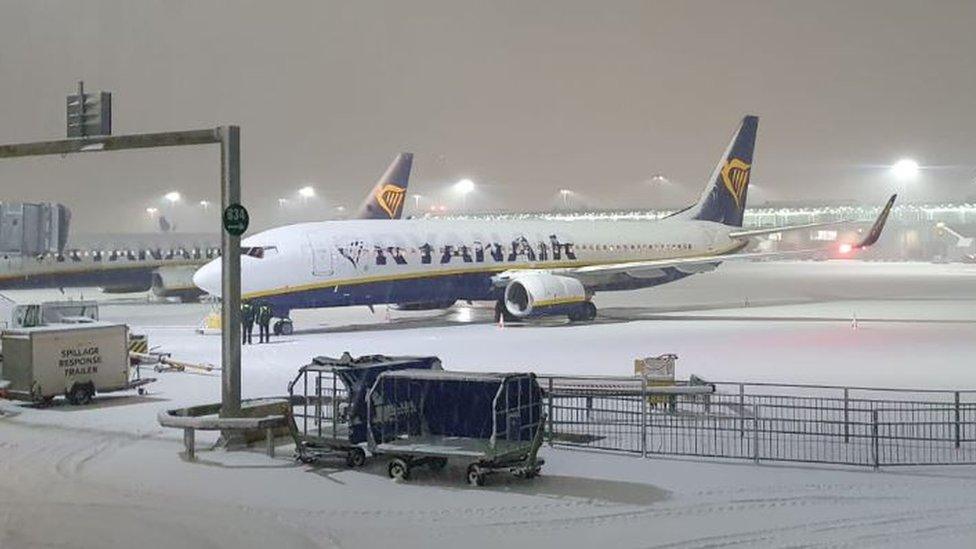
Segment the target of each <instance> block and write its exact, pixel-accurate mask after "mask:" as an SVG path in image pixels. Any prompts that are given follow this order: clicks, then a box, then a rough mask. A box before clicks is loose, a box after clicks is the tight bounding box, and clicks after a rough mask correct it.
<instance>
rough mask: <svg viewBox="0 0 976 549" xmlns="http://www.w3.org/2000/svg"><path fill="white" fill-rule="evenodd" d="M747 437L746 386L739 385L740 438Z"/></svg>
mask: <svg viewBox="0 0 976 549" xmlns="http://www.w3.org/2000/svg"><path fill="white" fill-rule="evenodd" d="M745 436H746V386H745V385H744V384H742V383H740V384H739V437H740V438H741V437H745Z"/></svg>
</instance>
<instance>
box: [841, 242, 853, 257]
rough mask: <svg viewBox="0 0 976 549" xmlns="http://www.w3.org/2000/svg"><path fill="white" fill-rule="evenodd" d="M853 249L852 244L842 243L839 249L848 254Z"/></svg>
mask: <svg viewBox="0 0 976 549" xmlns="http://www.w3.org/2000/svg"><path fill="white" fill-rule="evenodd" d="M853 249H854V246H851V245H850V244H841V245H840V248H838V251H839V252H840V253H842V254H844V255H847V254H849V253H851V250H853Z"/></svg>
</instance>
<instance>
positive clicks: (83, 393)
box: [68, 383, 95, 406]
mask: <svg viewBox="0 0 976 549" xmlns="http://www.w3.org/2000/svg"><path fill="white" fill-rule="evenodd" d="M94 392H95V391H94V390H93V389H92V387H91V384H88V383H75V384H74V385H72V386H71V391H69V392H68V402H70V403H71V404H74V405H76V406H77V405H81V404H88V403H89V402H91V401H92V396H93V394H94Z"/></svg>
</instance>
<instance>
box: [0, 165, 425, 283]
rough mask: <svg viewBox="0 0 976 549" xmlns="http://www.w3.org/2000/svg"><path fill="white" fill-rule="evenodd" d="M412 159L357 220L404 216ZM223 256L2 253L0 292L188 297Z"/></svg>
mask: <svg viewBox="0 0 976 549" xmlns="http://www.w3.org/2000/svg"><path fill="white" fill-rule="evenodd" d="M412 162H413V155H412V154H411V153H400V154H399V155H397V157H396V158H395V159H394V160H393V162H392V163H391V164H390V166H389V167H388V168H387V170H386V172H384V173H383V176H382V177H381V178H380V180H379V181H378V182H377V183H376V186H375V187H373V189H372V190H371V191H370V194H369V195H368V196H367V197H366V199H365V200H364V202H363V204H362V206H361V207H360V209H359V210H358V211H357V212H356V219H385V220H388V221H389V220H396V219H400V216H401V215H402V213H403V204H404V200H405V198H406V192H407V185H408V183H409V179H410V169H411V165H412ZM264 252H265V250H263V249H259V248H254V247H246V248H244V249H243V250H242V253H243V254H247V255H255V256H257V255H260V254H262V253H264ZM219 256H220V249H219V248H216V247H206V248H202V247H199V246H177V247H173V248H170V249H159V248H155V249H135V250H133V249H114V250H65V251H63V252H57V253H55V252H48V253H44V254H38V255H14V254H3V255H0V290H15V289H34V288H84V287H99V288H102V290H103V291H105V292H106V293H136V292H146V291H151V292H152V293H153V295H155V296H157V297H163V298H178V299H181V300H184V301H190V300H195V299H197V298H199V297H200V295H201V294H202V292H201V291H200V289H199V288H198V287H197V286H195V285H194V284H193V274H194V273H195V272H196V271H197V269H199V268H200V266H201V265H203V264H205V263H206V262H208V261H211V260H213V259H214V258H217V257H219Z"/></svg>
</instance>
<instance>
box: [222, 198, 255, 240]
mask: <svg viewBox="0 0 976 549" xmlns="http://www.w3.org/2000/svg"><path fill="white" fill-rule="evenodd" d="M250 222H251V216H250V215H248V213H247V208H245V207H244V206H241V205H240V204H231V205H230V206H227V209H225V210H224V230H225V231H227V232H228V233H229V234H230V235H231V236H241V235H242V234H244V231H246V230H247V226H248V224H249V223H250Z"/></svg>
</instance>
